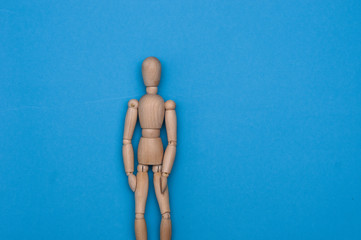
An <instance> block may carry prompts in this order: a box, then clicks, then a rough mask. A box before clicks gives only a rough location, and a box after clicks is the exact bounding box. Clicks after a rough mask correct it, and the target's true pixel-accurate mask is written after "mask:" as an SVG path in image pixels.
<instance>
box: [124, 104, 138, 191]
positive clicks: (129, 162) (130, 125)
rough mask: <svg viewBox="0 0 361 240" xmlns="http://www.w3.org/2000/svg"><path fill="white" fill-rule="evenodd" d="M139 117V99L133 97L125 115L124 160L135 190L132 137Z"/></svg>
mask: <svg viewBox="0 0 361 240" xmlns="http://www.w3.org/2000/svg"><path fill="white" fill-rule="evenodd" d="M137 117H138V101H137V100H135V99H132V100H130V101H129V102H128V111H127V115H126V117H125V124H124V135H123V151H122V152H123V162H124V169H125V173H126V174H127V176H128V181H129V186H130V188H131V189H132V190H133V192H134V191H135V187H136V178H135V176H134V174H133V172H134V150H133V145H132V138H133V133H134V128H135V124H136V123H137Z"/></svg>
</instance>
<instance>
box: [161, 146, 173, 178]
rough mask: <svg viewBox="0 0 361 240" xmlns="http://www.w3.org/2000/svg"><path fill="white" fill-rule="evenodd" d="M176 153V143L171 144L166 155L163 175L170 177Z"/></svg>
mask: <svg viewBox="0 0 361 240" xmlns="http://www.w3.org/2000/svg"><path fill="white" fill-rule="evenodd" d="M176 151H177V147H176V142H174V141H171V142H169V143H168V146H167V148H166V150H165V153H164V158H163V167H162V173H167V174H168V175H169V174H170V172H171V171H172V167H173V163H174V159H175V154H176Z"/></svg>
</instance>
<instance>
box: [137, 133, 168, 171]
mask: <svg viewBox="0 0 361 240" xmlns="http://www.w3.org/2000/svg"><path fill="white" fill-rule="evenodd" d="M163 151H164V150H163V143H162V139H161V138H159V137H158V138H145V137H141V138H140V141H139V145H138V162H139V164H144V165H160V164H162V160H163Z"/></svg>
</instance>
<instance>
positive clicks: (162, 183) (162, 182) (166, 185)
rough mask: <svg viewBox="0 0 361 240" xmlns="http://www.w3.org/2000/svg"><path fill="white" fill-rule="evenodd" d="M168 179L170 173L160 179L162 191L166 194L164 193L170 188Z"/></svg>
mask: <svg viewBox="0 0 361 240" xmlns="http://www.w3.org/2000/svg"><path fill="white" fill-rule="evenodd" d="M167 179H168V173H162V176H161V178H160V190H161V192H162V193H164V191H165V190H166V189H167V187H168V184H167Z"/></svg>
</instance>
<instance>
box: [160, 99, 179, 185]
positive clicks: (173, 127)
mask: <svg viewBox="0 0 361 240" xmlns="http://www.w3.org/2000/svg"><path fill="white" fill-rule="evenodd" d="M165 109H166V111H165V127H166V129H167V137H168V146H167V148H166V150H165V153H164V158H163V166H162V178H161V188H162V192H164V191H165V189H166V187H167V177H168V176H169V174H170V172H171V171H172V167H173V163H174V159H175V154H176V150H177V116H176V113H175V102H173V101H172V100H168V101H167V102H166V103H165Z"/></svg>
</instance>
